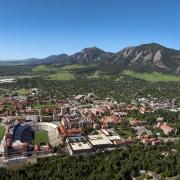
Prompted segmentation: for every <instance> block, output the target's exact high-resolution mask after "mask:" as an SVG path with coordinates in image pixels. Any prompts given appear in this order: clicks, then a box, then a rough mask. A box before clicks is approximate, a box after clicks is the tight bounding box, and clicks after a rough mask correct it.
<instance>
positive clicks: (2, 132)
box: [0, 126, 5, 140]
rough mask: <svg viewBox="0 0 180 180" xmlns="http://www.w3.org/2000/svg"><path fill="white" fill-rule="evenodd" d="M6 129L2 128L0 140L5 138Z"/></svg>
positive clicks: (0, 127) (0, 128)
mask: <svg viewBox="0 0 180 180" xmlns="http://www.w3.org/2000/svg"><path fill="white" fill-rule="evenodd" d="M4 133H5V127H3V126H0V140H1V139H2V138H3V137H4Z"/></svg>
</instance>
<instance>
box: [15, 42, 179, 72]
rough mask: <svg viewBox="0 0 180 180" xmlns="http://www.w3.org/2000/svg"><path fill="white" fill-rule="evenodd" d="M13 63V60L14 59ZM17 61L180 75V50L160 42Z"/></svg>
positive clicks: (30, 63)
mask: <svg viewBox="0 0 180 180" xmlns="http://www.w3.org/2000/svg"><path fill="white" fill-rule="evenodd" d="M12 62H13V63H14V61H12ZM16 63H25V64H27V65H40V64H45V65H51V64H98V65H99V67H101V68H102V69H107V68H108V69H112V71H117V72H119V71H121V70H124V69H129V70H134V71H141V72H152V71H157V72H163V73H173V74H178V75H180V51H179V50H175V49H170V48H167V47H164V46H162V45H160V44H157V43H150V44H142V45H139V46H134V47H127V48H124V49H122V50H121V51H119V52H116V53H113V52H105V51H103V50H102V49H99V48H97V47H91V48H85V49H83V50H81V51H80V52H77V53H75V54H73V55H67V54H60V55H53V56H49V57H47V58H44V59H35V58H33V59H27V60H23V61H18V62H16Z"/></svg>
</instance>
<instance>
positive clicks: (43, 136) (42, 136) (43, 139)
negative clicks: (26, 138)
mask: <svg viewBox="0 0 180 180" xmlns="http://www.w3.org/2000/svg"><path fill="white" fill-rule="evenodd" d="M41 143H43V144H47V143H49V137H48V132H47V131H36V132H35V137H34V144H41Z"/></svg>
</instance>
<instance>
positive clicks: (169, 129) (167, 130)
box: [156, 123, 175, 135]
mask: <svg viewBox="0 0 180 180" xmlns="http://www.w3.org/2000/svg"><path fill="white" fill-rule="evenodd" d="M156 127H157V128H158V129H160V130H162V131H163V132H164V134H166V135H168V134H169V133H171V132H174V131H175V129H174V128H173V127H171V126H170V125H168V124H166V123H158V124H157V125H156Z"/></svg>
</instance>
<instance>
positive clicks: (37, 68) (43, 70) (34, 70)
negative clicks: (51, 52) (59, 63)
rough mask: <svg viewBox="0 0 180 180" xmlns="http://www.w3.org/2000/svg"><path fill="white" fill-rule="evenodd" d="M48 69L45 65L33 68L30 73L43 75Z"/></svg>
mask: <svg viewBox="0 0 180 180" xmlns="http://www.w3.org/2000/svg"><path fill="white" fill-rule="evenodd" d="M48 70H49V69H48V67H47V66H45V65H39V66H36V67H35V68H33V69H32V72H34V73H43V72H47V71H48Z"/></svg>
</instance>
